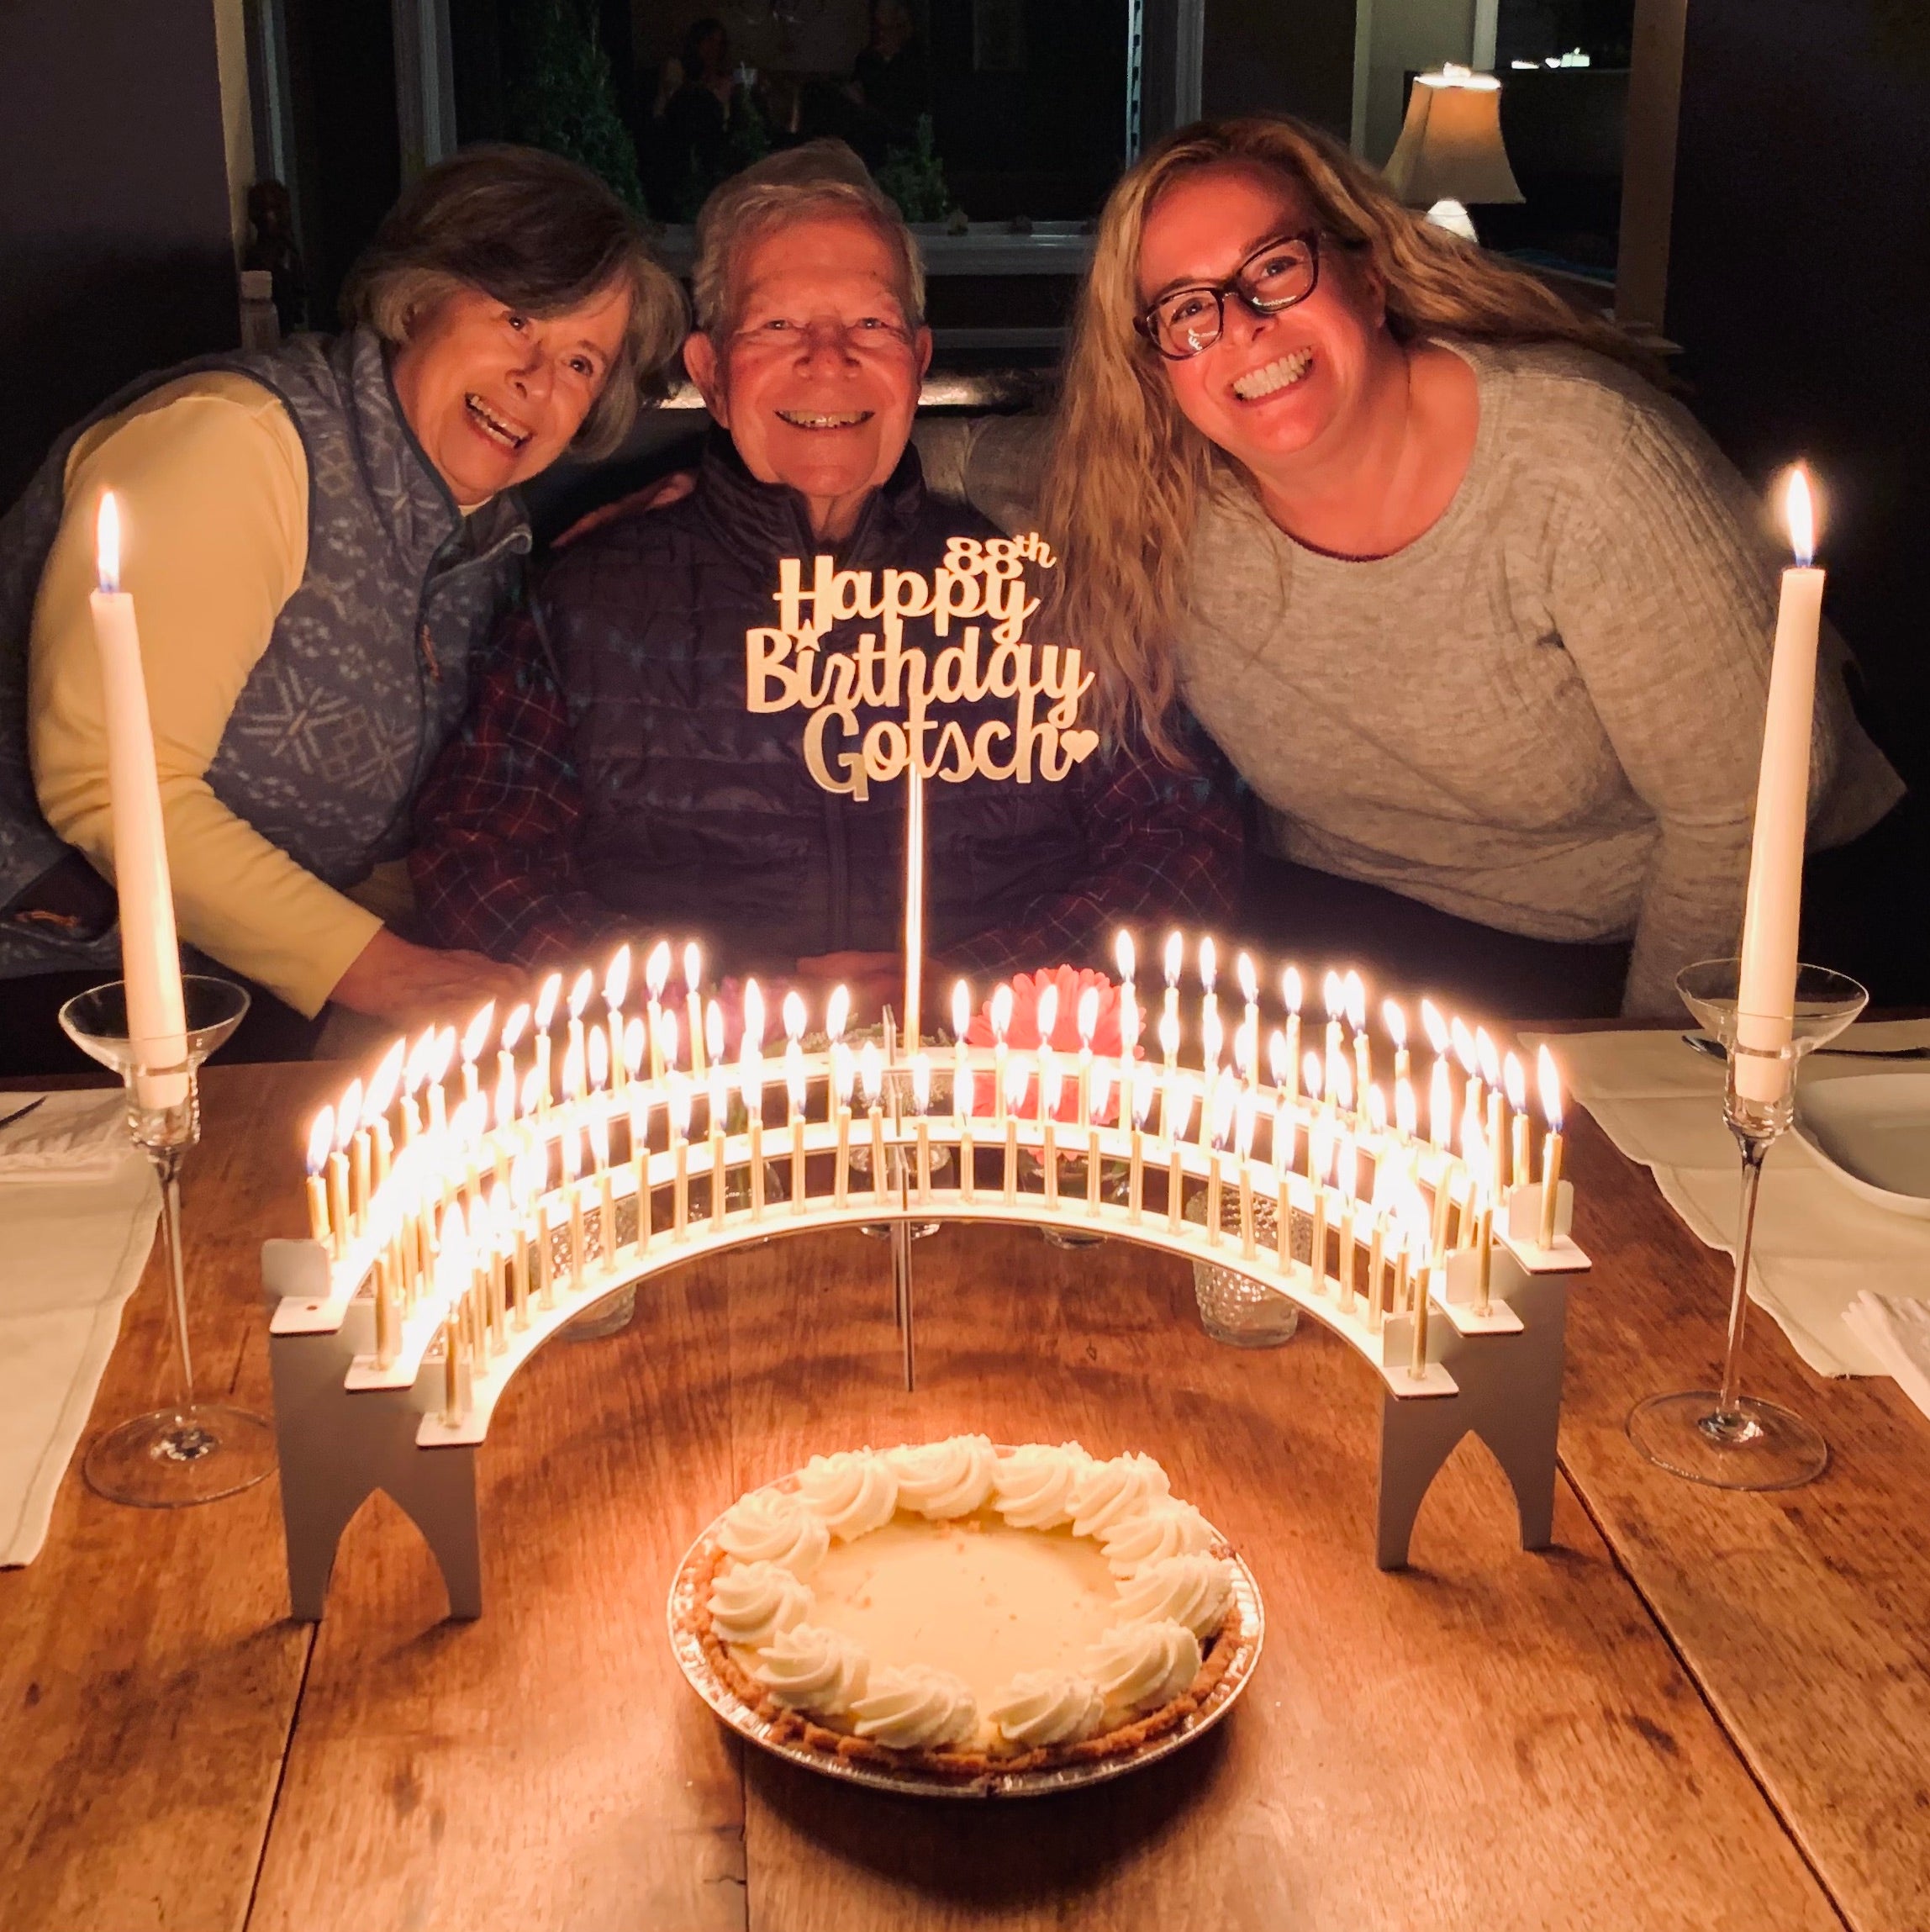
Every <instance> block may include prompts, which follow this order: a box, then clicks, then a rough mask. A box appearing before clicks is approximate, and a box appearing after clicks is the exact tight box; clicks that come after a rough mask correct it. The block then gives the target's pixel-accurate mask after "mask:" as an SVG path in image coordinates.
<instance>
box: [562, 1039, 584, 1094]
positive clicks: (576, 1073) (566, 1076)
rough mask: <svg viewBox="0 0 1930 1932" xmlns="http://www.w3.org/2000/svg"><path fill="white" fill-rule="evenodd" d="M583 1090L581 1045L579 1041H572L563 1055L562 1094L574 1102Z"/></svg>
mask: <svg viewBox="0 0 1930 1932" xmlns="http://www.w3.org/2000/svg"><path fill="white" fill-rule="evenodd" d="M563 1092H564V1094H565V1095H567V1097H568V1098H569V1099H571V1100H575V1099H576V1098H577V1096H578V1095H580V1094H581V1093H582V1092H583V1043H582V1042H581V1041H578V1040H572V1041H571V1043H570V1044H569V1048H568V1049H567V1052H565V1053H564V1055H563Z"/></svg>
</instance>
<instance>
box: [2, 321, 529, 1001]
mask: <svg viewBox="0 0 1930 1932" xmlns="http://www.w3.org/2000/svg"><path fill="white" fill-rule="evenodd" d="M216 370H226V371H230V372H235V373H237V374H240V375H244V376H247V377H250V378H252V379H253V380H254V381H256V382H257V383H261V384H262V385H263V386H264V387H265V388H268V389H270V390H272V392H273V393H274V394H275V395H276V396H277V397H278V398H279V399H280V400H281V402H282V405H283V407H284V408H286V409H287V412H288V414H289V416H290V417H291V418H292V419H293V422H294V424H295V427H296V429H297V430H298V432H299V433H300V435H301V439H302V446H303V451H304V452H305V454H306V456H307V457H308V567H307V570H306V572H305V573H303V578H302V581H301V583H300V584H299V585H298V587H297V589H296V591H295V594H293V596H292V597H291V598H290V599H288V601H287V603H286V604H284V605H283V606H282V610H281V613H280V615H278V616H277V619H276V620H275V626H274V629H273V631H272V632H271V633H270V635H269V639H268V646H267V648H266V651H264V652H262V654H261V658H260V660H259V661H258V662H256V666H255V668H254V669H253V670H252V671H251V672H250V674H249V676H248V678H247V681H246V683H245V684H244V685H243V686H242V688H241V691H240V695H239V697H238V698H237V699H236V700H235V708H234V710H233V711H232V712H231V713H230V714H229V720H228V725H227V729H226V730H225V731H224V733H223V734H222V739H221V744H220V747H219V751H218V752H216V754H215V758H214V763H213V764H211V765H210V766H209V767H208V784H209V786H210V788H211V789H213V791H214V795H215V796H216V797H217V798H219V800H221V802H222V803H223V804H224V805H226V806H227V807H228V808H229V810H231V811H233V812H234V813H235V816H237V817H240V818H242V819H245V820H246V821H247V822H248V823H249V824H250V825H251V826H253V827H254V828H255V829H256V831H258V832H260V833H261V835H262V836H263V837H265V838H267V839H269V840H270V841H272V842H273V843H274V844H276V845H277V846H279V847H281V848H282V851H284V852H285V853H287V854H288V855H289V857H290V858H293V859H294V860H295V861H296V862H297V863H298V864H300V865H302V866H303V867H305V868H307V869H308V871H310V872H312V873H314V874H315V875H316V876H317V877H318V878H319V879H324V880H326V881H327V882H328V883H329V884H331V885H335V886H346V885H352V884H355V883H356V881H357V880H359V879H362V878H365V877H366V875H367V874H368V872H369V869H370V868H371V867H372V866H374V865H375V864H377V863H379V862H380V861H382V860H383V859H386V858H395V857H397V856H398V855H399V854H400V853H403V852H404V851H405V850H406V849H407V848H408V846H409V830H410V827H409V810H410V806H411V804H412V802H413V800H414V796H415V792H416V789H417V787H418V786H419V784H420V783H421V781H422V779H423V778H424V774H425V773H427V771H428V769H429V767H430V763H431V762H432V761H433V759H434V758H435V754H436V752H438V751H439V750H440V747H441V745H442V742H443V741H444V740H445V739H446V737H447V736H449V734H450V732H451V731H452V730H453V729H454V728H455V726H456V724H457V722H458V721H460V720H461V716H462V714H463V710H464V709H465V705H466V703H467V695H468V683H469V663H470V658H471V653H472V650H474V649H475V648H476V647H478V646H479V645H480V644H481V642H482V639H483V637H484V636H485V635H486V633H487V631H488V626H489V624H490V622H491V620H492V618H493V615H494V614H495V613H496V611H497V610H498V608H499V607H500V606H501V604H502V603H503V601H504V599H505V597H506V596H507V594H509V589H510V588H511V585H512V583H514V578H515V576H516V573H517V572H518V570H519V562H520V557H521V556H522V554H523V553H525V552H527V551H528V549H529V547H530V531H529V525H528V523H527V521H526V520H525V517H524V515H523V512H522V509H521V506H520V504H519V503H518V502H517V501H516V500H515V499H514V497H503V498H498V499H496V501H494V502H493V503H492V504H489V505H488V507H487V508H486V509H482V510H479V511H477V513H476V515H473V516H472V517H471V518H469V519H467V520H465V519H464V518H463V516H462V515H461V511H460V510H459V509H457V508H456V502H455V499H453V498H452V497H451V495H450V494H449V490H448V488H447V486H446V484H445V483H443V481H442V479H441V478H440V476H438V475H437V473H436V472H435V469H434V468H433V467H431V466H430V462H429V461H428V459H427V457H424V454H423V452H422V450H421V448H420V446H419V445H418V444H417V442H416V441H415V438H414V435H412V434H411V433H410V430H409V425H408V423H407V421H406V420H404V418H403V413H402V408H401V405H400V404H399V403H398V401H397V399H396V394H395V390H394V388H393V385H392V383H391V382H390V380H389V372H388V359H387V356H386V355H385V353H384V351H383V348H382V344H381V342H380V341H379V340H377V337H376V336H375V335H373V334H372V333H371V332H370V331H368V330H365V329H358V330H354V331H353V332H351V334H349V335H342V336H338V337H335V338H334V339H333V340H330V339H328V338H324V337H322V336H316V335H302V336H297V337H295V338H294V339H293V340H291V341H289V342H287V343H285V344H284V345H282V346H281V347H280V348H278V349H275V350H272V351H267V352H266V353H263V354H259V355H241V356H210V357H208V358H206V359H204V360H202V361H198V362H191V363H187V364H184V365H182V367H177V368H174V369H169V370H165V371H162V372H159V373H156V374H153V375H150V376H146V377H142V378H141V379H140V381H139V382H137V383H134V384H133V385H132V386H131V387H130V388H127V389H124V390H123V391H122V392H121V393H119V395H117V396H114V397H112V398H110V399H109V400H108V402H106V403H104V404H103V405H102V406H101V408H100V409H98V410H96V411H95V412H94V413H93V414H92V415H91V416H89V417H88V418H87V420H86V421H84V422H82V423H80V424H77V425H75V427H74V428H72V429H71V430H68V431H67V432H66V434H65V435H62V436H61V438H60V439H59V441H57V442H56V443H55V446H54V447H53V448H52V450H51V451H50V452H49V453H48V456H47V459H46V461H45V462H44V463H43V464H42V465H41V467H40V470H39V471H38V472H36V474H35V476H34V479H33V481H32V482H31V483H29V485H28V487H27V489H26V492H25V494H24V495H23V496H22V497H21V499H20V500H19V501H18V503H17V504H14V506H13V509H11V510H9V511H8V513H7V515H6V516H5V517H4V519H0V905H6V904H7V903H8V901H9V900H12V899H13V897H14V895H16V894H18V893H19V892H20V891H22V890H23V889H24V888H25V887H26V886H27V885H29V884H31V883H32V881H33V880H34V879H38V878H39V877H40V874H42V873H43V872H45V871H46V870H47V868H49V867H50V866H51V865H53V864H54V863H56V862H57V861H58V860H59V859H60V858H62V857H63V856H64V855H65V853H66V851H67V849H68V848H67V847H66V846H64V845H63V844H62V843H61V840H60V839H59V838H58V837H56V836H55V833H54V832H53V831H52V830H51V828H50V826H48V825H47V823H46V821H45V819H44V818H43V817H42V816H41V813H40V806H39V805H38V803H37V801H36V800H35V798H34V787H33V778H32V772H31V768H30V766H29V762H28V729H27V705H26V688H27V662H28V647H29V632H30V630H31V627H32V622H33V613H34V595H35V593H36V591H37V589H38V588H39V584H40V573H41V569H42V567H44V565H45V562H46V558H47V555H48V553H49V552H50V550H51V549H52V547H53V543H54V539H55V536H56V535H57V534H58V531H59V530H60V526H61V516H62V514H63V511H64V509H65V478H66V465H67V459H68V457H69V454H70V453H71V450H72V448H73V446H74V444H75V442H76V440H77V439H78V438H79V437H80V436H81V435H82V434H84V433H85V431H86V430H87V429H89V428H90V427H92V425H94V424H95V423H98V422H99V421H101V420H103V419H105V418H106V417H108V416H110V415H113V414H117V413H118V412H119V411H120V410H123V409H127V408H128V407H129V405H130V404H133V403H134V402H137V401H139V400H140V398H141V397H142V396H144V395H145V394H147V393H150V392H151V391H153V390H154V389H156V388H160V387H161V385H162V384H163V383H170V382H172V381H174V380H175V379H176V378H177V377H181V376H184V375H190V374H194V373H198V372H203V371H216ZM118 960H119V939H118V936H117V935H115V934H113V933H109V934H108V935H107V936H105V937H103V938H101V939H98V940H96V941H94V942H91V943H82V942H74V941H71V940H69V939H66V938H63V937H61V936H59V935H58V934H55V933H50V932H46V931H45V930H44V929H41V928H39V927H26V926H18V925H13V926H9V925H8V924H7V923H6V922H5V921H0V978H7V977H11V976H13V975H16V974H23V973H36V972H50V971H55V970H59V969H62V968H69V967H81V966H99V967H102V968H103V969H104V968H111V967H113V965H114V964H115V963H117V962H118Z"/></svg>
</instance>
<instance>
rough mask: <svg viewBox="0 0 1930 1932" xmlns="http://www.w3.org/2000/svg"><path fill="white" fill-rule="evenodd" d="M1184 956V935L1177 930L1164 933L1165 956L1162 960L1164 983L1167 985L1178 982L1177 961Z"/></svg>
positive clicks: (1173, 984)
mask: <svg viewBox="0 0 1930 1932" xmlns="http://www.w3.org/2000/svg"><path fill="white" fill-rule="evenodd" d="M1185 956H1186V940H1185V936H1184V934H1182V933H1179V932H1168V934H1167V935H1166V957H1165V958H1164V960H1163V962H1162V964H1163V966H1164V967H1165V969H1166V984H1168V986H1177V985H1178V984H1179V963H1180V961H1181V960H1182V959H1184V958H1185Z"/></svg>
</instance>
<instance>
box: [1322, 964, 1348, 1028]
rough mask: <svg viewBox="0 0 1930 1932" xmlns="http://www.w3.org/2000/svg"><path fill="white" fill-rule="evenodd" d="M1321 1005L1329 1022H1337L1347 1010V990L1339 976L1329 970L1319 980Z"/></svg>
mask: <svg viewBox="0 0 1930 1932" xmlns="http://www.w3.org/2000/svg"><path fill="white" fill-rule="evenodd" d="M1321 1005H1322V1006H1325V1007H1326V1016H1327V1018H1328V1019H1329V1020H1330V1021H1337V1020H1338V1019H1339V1018H1340V1016H1341V1015H1342V1013H1343V1012H1345V1011H1346V1010H1347V988H1346V987H1345V986H1344V985H1343V984H1342V981H1341V976H1340V974H1337V973H1336V972H1333V971H1331V969H1330V970H1329V971H1328V972H1327V973H1326V974H1324V975H1323V976H1322V978H1321Z"/></svg>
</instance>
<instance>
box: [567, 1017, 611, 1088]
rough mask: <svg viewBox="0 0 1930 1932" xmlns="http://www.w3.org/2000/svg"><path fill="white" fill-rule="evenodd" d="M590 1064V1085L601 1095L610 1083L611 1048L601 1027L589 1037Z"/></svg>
mask: <svg viewBox="0 0 1930 1932" xmlns="http://www.w3.org/2000/svg"><path fill="white" fill-rule="evenodd" d="M573 1051H574V1049H573V1048H572V1052H573ZM589 1064H590V1085H591V1087H592V1088H593V1090H595V1091H596V1092H598V1093H601V1092H602V1091H603V1090H604V1087H605V1086H606V1085H609V1043H608V1042H607V1041H606V1040H605V1039H604V1032H603V1029H602V1027H599V1028H598V1029H597V1030H596V1032H593V1033H592V1034H591V1035H590V1037H589Z"/></svg>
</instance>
